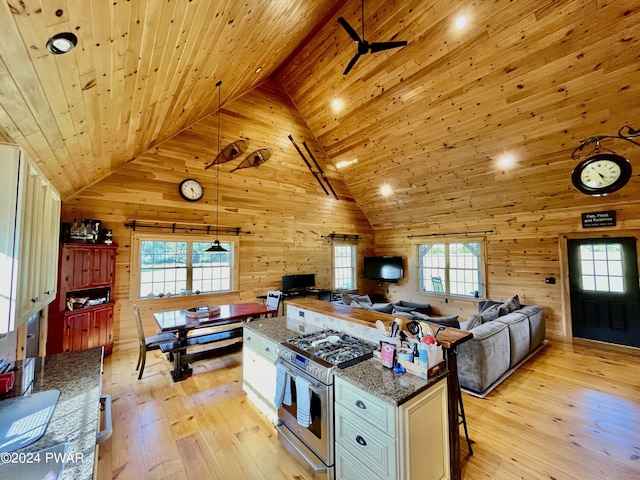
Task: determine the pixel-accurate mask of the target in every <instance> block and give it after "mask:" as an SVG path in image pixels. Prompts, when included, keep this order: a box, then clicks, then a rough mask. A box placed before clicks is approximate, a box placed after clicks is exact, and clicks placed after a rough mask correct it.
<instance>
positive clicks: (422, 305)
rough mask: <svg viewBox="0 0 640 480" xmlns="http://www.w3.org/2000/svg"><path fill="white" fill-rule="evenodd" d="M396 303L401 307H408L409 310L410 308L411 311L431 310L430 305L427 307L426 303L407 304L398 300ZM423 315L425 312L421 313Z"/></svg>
mask: <svg viewBox="0 0 640 480" xmlns="http://www.w3.org/2000/svg"><path fill="white" fill-rule="evenodd" d="M398 303H399V304H400V306H402V307H409V308H412V309H413V310H416V311H421V310H430V309H431V305H429V304H428V303H415V302H407V301H405V300H400V301H399V302H398ZM413 310H412V311H413ZM423 313H426V312H423Z"/></svg>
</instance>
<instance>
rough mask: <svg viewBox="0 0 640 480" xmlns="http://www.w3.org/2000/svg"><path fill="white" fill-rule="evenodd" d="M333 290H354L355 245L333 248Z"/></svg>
mask: <svg viewBox="0 0 640 480" xmlns="http://www.w3.org/2000/svg"><path fill="white" fill-rule="evenodd" d="M333 288H335V289H336V290H354V289H355V288H356V247H355V245H346V244H341V245H334V246H333Z"/></svg>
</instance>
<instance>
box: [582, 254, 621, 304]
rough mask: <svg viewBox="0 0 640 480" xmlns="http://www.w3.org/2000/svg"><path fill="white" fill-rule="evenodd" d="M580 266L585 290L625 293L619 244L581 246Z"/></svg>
mask: <svg viewBox="0 0 640 480" xmlns="http://www.w3.org/2000/svg"><path fill="white" fill-rule="evenodd" d="M580 266H581V270H582V289H583V290H591V291H594V292H618V293H624V278H623V276H622V245H620V244H619V243H609V244H588V245H581V246H580Z"/></svg>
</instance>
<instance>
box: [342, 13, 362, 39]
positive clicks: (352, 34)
mask: <svg viewBox="0 0 640 480" xmlns="http://www.w3.org/2000/svg"><path fill="white" fill-rule="evenodd" d="M338 22H339V23H340V25H342V28H344V29H345V30H346V31H347V33H348V34H349V36H350V37H351V38H353V40H354V41H356V42H358V43H359V42H360V37H359V36H358V34H357V33H356V31H355V30H354V29H353V27H352V26H351V25H349V24H348V23H347V21H346V20H345V19H344V18H342V17H340V18H338Z"/></svg>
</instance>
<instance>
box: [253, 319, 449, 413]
mask: <svg viewBox="0 0 640 480" xmlns="http://www.w3.org/2000/svg"><path fill="white" fill-rule="evenodd" d="M301 325H302V326H301ZM244 328H249V329H251V330H254V331H255V332H257V333H260V334H262V335H264V336H265V337H267V338H269V339H271V340H273V341H274V342H278V343H280V342H283V341H285V340H286V339H287V338H292V337H296V336H298V335H301V332H303V330H306V331H308V332H310V331H312V328H313V327H311V326H309V325H303V324H302V323H300V322H297V321H293V320H291V319H287V317H273V318H261V319H256V320H253V321H251V322H248V323H245V325H244ZM294 328H295V329H296V330H293V329H294ZM301 328H302V329H303V330H301ZM333 373H334V376H336V377H339V378H341V379H343V380H345V381H347V382H349V383H351V384H352V385H354V386H356V387H358V388H361V389H362V390H364V391H365V392H368V393H370V394H372V395H374V396H376V397H378V398H380V399H381V400H383V401H385V402H387V403H390V404H391V405H394V406H396V407H397V406H399V405H402V404H403V403H405V402H406V401H408V400H410V399H411V398H413V397H415V396H416V395H419V394H420V393H422V392H423V391H425V390H427V389H428V388H429V387H431V386H432V385H435V384H436V383H438V382H439V381H440V380H442V379H443V378H445V377H446V376H448V374H449V372H448V370H446V369H444V370H443V371H442V372H440V373H439V374H437V375H436V376H434V377H433V378H430V379H429V380H425V379H423V378H420V377H417V376H415V375H412V374H410V373H404V374H398V373H395V372H393V371H392V370H389V369H387V368H385V367H383V366H382V363H380V362H379V361H378V360H376V359H373V358H372V359H369V360H365V361H363V362H360V363H357V364H355V365H352V366H350V367H347V368H334V369H333Z"/></svg>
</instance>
